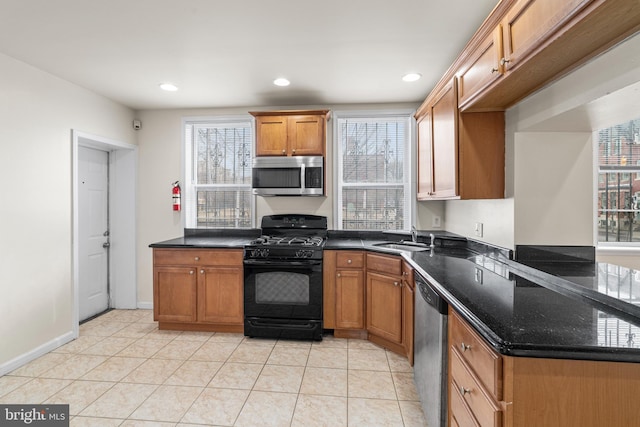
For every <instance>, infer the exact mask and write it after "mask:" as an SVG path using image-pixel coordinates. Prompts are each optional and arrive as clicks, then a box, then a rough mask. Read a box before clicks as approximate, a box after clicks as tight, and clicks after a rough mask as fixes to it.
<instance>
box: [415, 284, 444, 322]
mask: <svg viewBox="0 0 640 427" xmlns="http://www.w3.org/2000/svg"><path fill="white" fill-rule="evenodd" d="M415 281H416V288H418V290H419V292H420V296H421V297H422V299H424V301H425V302H426V303H427V304H429V305H430V306H431V307H433V308H435V309H436V310H438V313H440V314H445V315H446V314H447V312H448V305H447V302H446V301H445V300H444V298H442V297H441V296H440V295H438V293H437V292H436V291H434V290H433V288H432V287H431V286H430V285H429V283H428V282H427V281H426V280H425V279H423V278H422V277H420V276H416V279H415Z"/></svg>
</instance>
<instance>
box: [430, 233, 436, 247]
mask: <svg viewBox="0 0 640 427" xmlns="http://www.w3.org/2000/svg"><path fill="white" fill-rule="evenodd" d="M429 238H430V239H431V244H430V245H429V247H430V248H435V247H436V236H434V235H433V233H429Z"/></svg>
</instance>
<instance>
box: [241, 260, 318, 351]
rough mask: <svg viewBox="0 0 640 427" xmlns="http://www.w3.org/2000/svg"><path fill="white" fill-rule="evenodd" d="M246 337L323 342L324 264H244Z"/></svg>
mask: <svg viewBox="0 0 640 427" xmlns="http://www.w3.org/2000/svg"><path fill="white" fill-rule="evenodd" d="M244 317H245V326H244V329H245V330H244V333H245V335H248V336H253V337H271V338H299V339H316V340H321V339H322V261H321V260H302V261H279V260H274V261H266V260H245V261H244Z"/></svg>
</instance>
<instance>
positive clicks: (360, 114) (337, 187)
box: [332, 109, 416, 231]
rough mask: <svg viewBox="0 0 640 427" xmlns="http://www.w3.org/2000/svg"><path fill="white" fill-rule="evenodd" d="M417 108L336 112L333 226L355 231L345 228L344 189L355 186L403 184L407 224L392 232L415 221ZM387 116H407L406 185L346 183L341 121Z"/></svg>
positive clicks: (334, 129) (334, 113)
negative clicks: (344, 181)
mask: <svg viewBox="0 0 640 427" xmlns="http://www.w3.org/2000/svg"><path fill="white" fill-rule="evenodd" d="M414 114H415V110H409V109H389V110H386V109H385V110H342V111H333V113H332V115H333V147H332V148H333V162H332V164H333V168H334V170H335V173H334V174H333V175H334V181H333V194H334V203H333V228H334V229H335V230H352V229H344V228H342V189H343V188H345V187H346V188H353V187H356V188H358V187H373V188H380V187H389V188H391V187H403V188H404V190H405V198H404V211H405V212H404V214H405V220H404V227H405V228H403V229H400V230H389V231H408V230H410V229H411V226H412V225H413V224H414V222H415V217H416V216H415V215H416V204H415V197H414V194H415V189H416V182H415V174H414V172H415V170H416V165H415V164H414V163H415V162H414V159H415V158H416V155H415V154H416V152H415V151H416V148H415V145H416V144H415V135H416V121H415V118H414ZM385 118H393V119H400V118H402V119H406V120H407V137H406V142H405V143H406V146H405V147H404V148H405V149H404V158H403V162H404V165H405V172H406V173H405V174H404V175H403V177H404V183H403V184H392V183H361V184H348V185H346V186H345V185H344V183H343V181H342V179H343V164H342V158H343V156H342V144H341V141H340V122H341V120H343V119H372V120H379V119H385ZM353 230H354V231H381V230H379V229H370V228H369V229H353Z"/></svg>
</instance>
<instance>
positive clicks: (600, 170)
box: [592, 118, 640, 253]
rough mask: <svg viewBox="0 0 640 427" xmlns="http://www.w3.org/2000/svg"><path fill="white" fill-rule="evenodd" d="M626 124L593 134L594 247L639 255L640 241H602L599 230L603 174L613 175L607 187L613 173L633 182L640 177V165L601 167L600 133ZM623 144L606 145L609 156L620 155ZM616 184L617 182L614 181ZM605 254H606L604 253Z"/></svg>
mask: <svg viewBox="0 0 640 427" xmlns="http://www.w3.org/2000/svg"><path fill="white" fill-rule="evenodd" d="M631 120H637V119H636V118H632V119H629V120H628V121H631ZM623 123H625V121H622V122H620V123H618V122H617V123H614V124H612V125H611V126H604V127H603V128H601V129H597V130H594V131H593V132H592V141H593V144H592V145H593V171H594V172H593V173H594V179H593V194H594V196H593V218H594V219H593V240H594V245H595V247H596V249H598V250H599V251H600V250H604V251H607V250H611V251H615V252H616V253H617V252H620V251H625V250H630V251H633V253H637V251H640V241H637V242H633V241H631V242H614V241H600V234H599V233H600V230H599V222H600V209H598V205H599V201H600V197H601V193H600V184H601V183H600V176H601V174H608V173H611V175H608V176H607V177H606V178H604V179H603V181H604V182H603V184H604V185H605V186H606V187H609V185H610V182H611V180H610V177H611V176H614V175H613V173H619V174H628V176H629V179H630V180H631V181H633V180H634V179H635V177H636V176H638V175H639V174H640V164H637V165H624V166H623V165H620V166H617V167H616V165H612V166H607V165H604V167H603V166H602V165H600V152H599V145H600V137H599V132H600V131H601V130H603V129H606V128H609V127H615V126H618V125H620V124H623ZM621 147H622V146H621V143H620V142H619V141H618V142H614V143H612V142H611V141H609V142H607V143H606V148H605V150H606V152H607V155H611V156H615V155H620V154H621V151H622V148H621ZM613 181H614V182H615V180H613ZM605 210H606V211H611V212H625V211H633V209H632V210H629V209H626V208H619V207H616V208H611V209H605ZM603 253H604V252H603Z"/></svg>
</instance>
